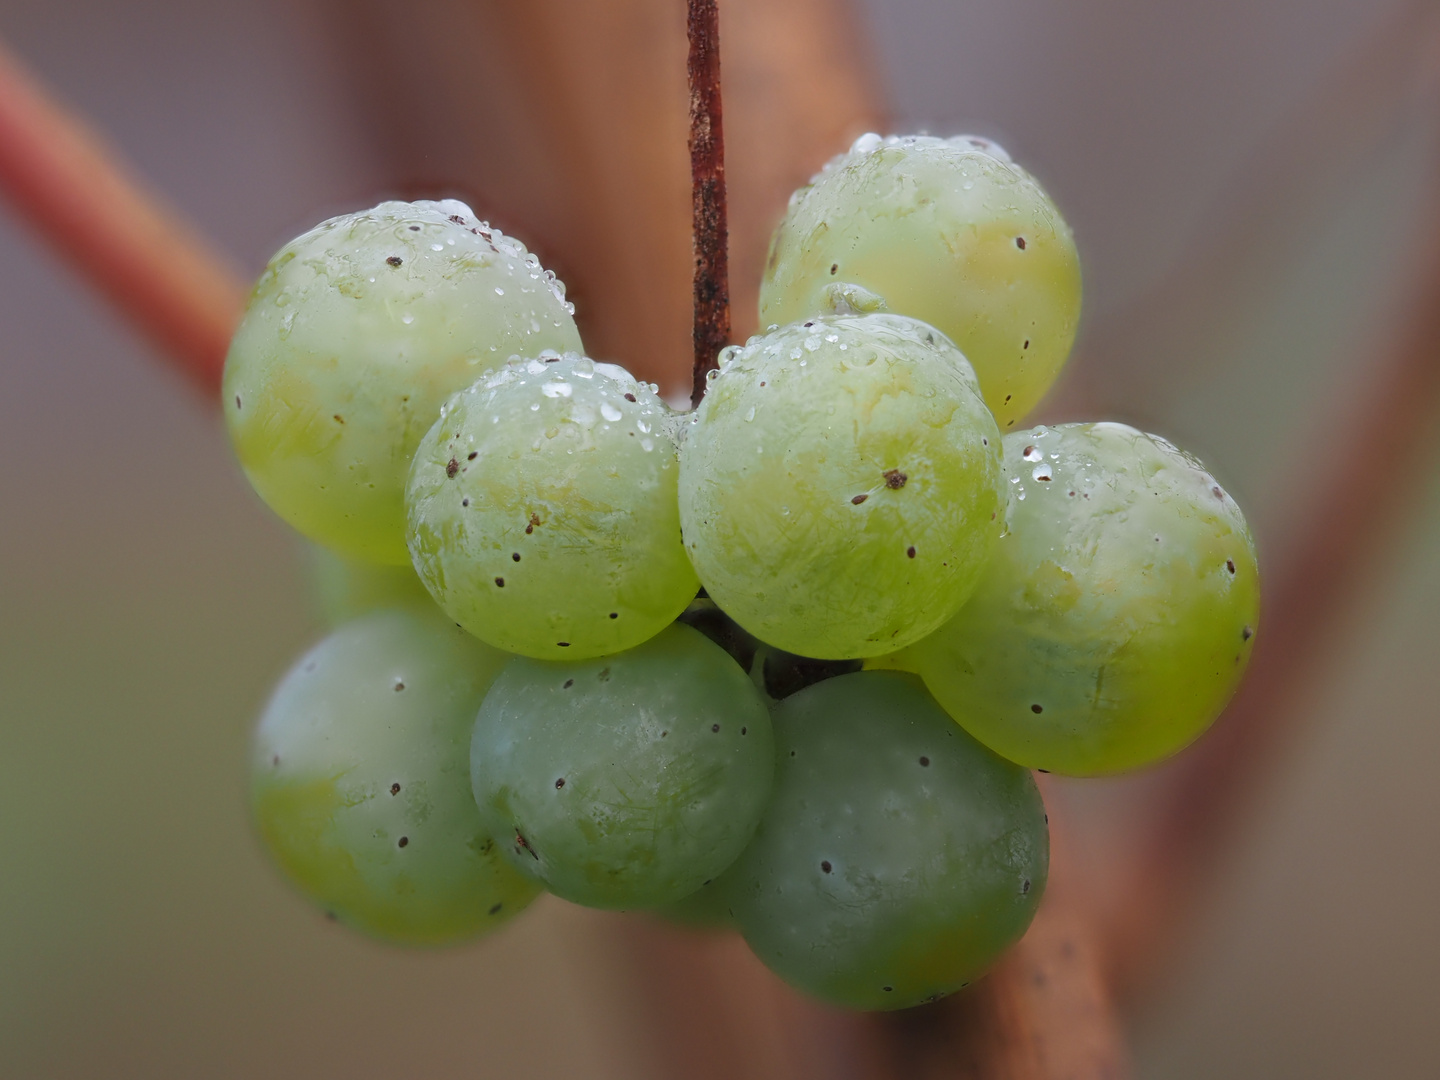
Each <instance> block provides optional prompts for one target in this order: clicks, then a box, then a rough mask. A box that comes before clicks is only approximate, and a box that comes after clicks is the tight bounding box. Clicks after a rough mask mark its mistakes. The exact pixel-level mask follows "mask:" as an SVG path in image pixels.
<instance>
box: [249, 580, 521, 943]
mask: <svg viewBox="0 0 1440 1080" xmlns="http://www.w3.org/2000/svg"><path fill="white" fill-rule="evenodd" d="M506 659H507V657H505V656H504V654H502V653H499V652H497V651H495V650H494V649H491V648H489V647H488V646H486V645H484V644H482V643H481V642H478V641H476V640H475V639H474V638H473V637H471V636H470V635H469V634H466V633H465V632H464V631H462V630H460V629H458V628H456V627H455V626H454V625H453V624H452V623H449V622H447V621H446V620H445V619H444V617H443V616H441V615H440V613H439V612H438V611H436V610H435V609H434V608H433V607H432V608H431V610H430V611H429V612H424V611H421V610H416V609H411V610H395V611H378V612H372V613H371V614H368V615H365V616H363V617H361V618H358V619H356V620H354V621H353V622H350V623H347V624H346V625H345V626H343V627H342V628H340V629H339V630H337V631H335V632H334V633H333V634H331V635H330V636H329V637H328V638H326V639H325V640H324V641H322V642H321V643H320V644H319V645H317V646H316V647H315V648H314V649H312V650H311V651H310V652H309V653H308V654H306V655H305V656H304V657H303V658H302V659H301V660H300V662H299V663H298V664H296V665H295V667H294V668H292V669H291V671H290V673H289V674H288V675H286V676H285V678H284V679H283V680H282V681H281V683H280V685H279V687H278V688H277V689H276V691H275V695H274V697H273V698H272V699H271V701H270V704H269V707H268V708H267V709H266V710H265V715H264V716H263V717H262V718H261V720H260V727H259V730H258V732H257V733H256V735H255V743H254V750H253V755H252V760H251V800H252V805H253V809H254V814H255V822H256V825H257V827H258V829H259V832H260V835H261V837H262V838H263V839H264V841H265V845H266V847H268V848H269V850H270V854H271V855H272V856H274V858H275V861H276V862H277V863H279V865H280V867H281V869H282V870H284V871H285V873H286V874H287V875H288V876H289V878H290V879H291V880H292V881H293V882H294V883H295V884H296V885H298V886H299V888H300V890H301V891H302V892H303V893H305V894H306V895H307V896H309V897H310V898H311V899H312V900H314V901H315V902H316V903H318V904H320V905H321V906H322V907H324V908H325V909H326V910H328V911H329V912H330V913H331V914H332V915H333V916H334V917H336V918H338V919H340V920H341V921H342V922H345V923H347V924H349V925H351V926H353V927H356V928H357V929H360V930H363V931H365V932H367V933H369V934H373V935H375V936H376V937H379V938H384V939H386V940H389V941H393V942H398V943H402V944H407V945H440V944H446V943H449V942H454V941H460V940H463V939H465V938H469V937H474V936H476V935H479V934H483V933H486V932H487V931H489V930H492V929H494V928H495V927H497V926H499V925H500V924H501V923H503V922H505V920H507V919H508V918H509V917H510V916H512V915H514V914H515V913H516V912H518V911H520V910H521V909H522V908H524V907H525V905H526V904H528V903H529V902H530V901H531V900H532V899H533V898H534V897H535V895H536V894H537V893H538V892H539V889H538V888H537V887H536V886H535V885H534V883H532V882H531V881H529V880H528V879H527V878H525V877H523V876H521V875H520V874H517V873H515V871H514V870H512V869H511V868H510V866H509V865H508V864H507V863H506V862H505V859H504V857H503V855H502V854H501V851H500V847H501V845H500V844H498V843H496V842H495V841H494V840H492V839H491V834H490V833H488V832H486V831H485V828H484V826H482V824H481V822H480V814H479V812H478V811H477V810H476V808H475V800H474V799H473V798H472V796H471V794H470V782H469V772H468V768H467V766H468V756H467V754H468V749H469V740H470V731H471V728H472V726H473V725H474V721H475V714H476V712H477V711H478V710H479V708H480V702H481V699H482V698H484V696H485V691H486V689H487V688H488V687H489V686H490V684H491V682H492V681H493V680H494V678H495V676H496V674H497V673H498V672H499V670H500V668H501V667H502V666H503V664H504V662H505V660H506Z"/></svg>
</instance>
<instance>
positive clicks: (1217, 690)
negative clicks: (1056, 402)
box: [907, 423, 1260, 776]
mask: <svg viewBox="0 0 1440 1080" xmlns="http://www.w3.org/2000/svg"><path fill="white" fill-rule="evenodd" d="M1005 464H1006V471H1007V472H1008V474H1009V480H1010V483H1009V485H1008V486H1009V488H1010V494H1011V505H1010V511H1009V518H1010V530H1009V532H1008V533H1007V535H1006V536H1005V537H1004V538H1002V539H1001V541H1000V543H999V544H998V545H996V551H995V557H994V558H993V559H992V561H991V563H990V567H989V569H988V571H987V572H986V575H985V579H984V581H983V582H982V583H981V585H980V588H979V589H978V590H977V591H976V593H975V596H974V597H973V598H972V599H971V600H970V602H969V603H968V604H967V605H966V606H965V607H964V608H963V609H962V610H961V611H960V613H959V614H958V615H957V616H956V617H955V618H954V619H952V620H951V621H950V622H949V623H947V624H946V625H945V626H944V627H942V628H941V629H940V630H939V631H937V632H936V633H935V634H933V635H931V636H930V637H929V638H927V639H926V640H925V641H923V642H921V643H920V644H919V645H917V646H916V647H915V648H914V649H912V650H910V654H909V656H908V657H907V660H909V661H913V663H914V665H915V667H916V669H917V670H918V671H919V672H920V673H921V674H922V675H923V676H924V678H925V681H926V684H927V685H928V686H929V687H930V691H931V692H932V693H933V694H934V695H935V697H936V699H937V700H938V701H939V702H940V703H941V704H942V705H943V706H944V707H945V708H946V709H947V710H948V711H949V712H950V714H951V715H952V716H953V717H955V719H956V720H958V721H959V722H960V723H961V724H962V725H963V726H964V727H965V728H966V729H967V730H968V731H969V732H970V733H971V734H972V735H974V736H975V737H976V738H977V739H979V740H980V741H981V742H983V743H985V744H986V745H987V746H989V747H991V748H992V749H993V750H995V751H996V752H997V753H1000V754H1002V755H1003V756H1005V757H1007V758H1009V759H1010V760H1012V761H1018V762H1019V763H1021V764H1022V765H1028V766H1030V767H1032V768H1040V769H1048V770H1050V771H1051V772H1058V773H1068V774H1071V775H1076V776H1089V775H1094V774H1100V773H1113V772H1120V771H1123V770H1126V769H1133V768H1137V767H1139V766H1142V765H1146V764H1149V763H1150V762H1153V761H1156V760H1159V759H1161V758H1163V757H1166V756H1167V755H1169V754H1173V753H1174V752H1176V751H1177V750H1180V749H1181V748H1182V747H1184V746H1186V745H1188V744H1189V743H1190V742H1191V741H1193V740H1194V739H1195V738H1196V737H1197V736H1199V734H1200V733H1201V732H1202V731H1204V730H1205V728H1206V727H1208V726H1209V725H1210V723H1211V722H1212V721H1213V720H1214V719H1215V717H1216V716H1217V715H1219V712H1220V710H1221V709H1222V708H1223V707H1224V705H1225V702H1226V701H1228V700H1229V698H1230V695H1231V694H1232V693H1233V692H1234V689H1235V687H1236V685H1237V684H1238V683H1239V681H1240V676H1241V675H1242V674H1243V673H1244V670H1245V665H1246V663H1247V662H1248V661H1249V658H1250V652H1251V645H1252V643H1253V642H1252V639H1253V637H1254V633H1255V629H1256V626H1257V620H1258V618H1259V599H1260V583H1259V577H1258V572H1257V568H1256V563H1255V546H1254V542H1253V540H1252V539H1251V536H1250V530H1249V528H1248V527H1247V526H1246V524H1245V518H1244V516H1243V515H1242V514H1241V513H1240V508H1239V507H1238V506H1236V505H1235V501H1234V500H1233V499H1231V498H1230V496H1229V495H1227V494H1226V493H1225V491H1224V490H1223V489H1222V488H1221V487H1220V485H1219V484H1218V483H1216V482H1215V479H1214V477H1212V476H1211V475H1210V474H1209V473H1208V472H1207V471H1206V470H1205V469H1204V467H1203V466H1202V465H1201V464H1200V463H1199V462H1198V461H1196V460H1195V459H1194V458H1193V457H1191V456H1189V455H1188V454H1184V453H1182V452H1181V451H1179V450H1177V449H1176V448H1175V447H1174V446H1172V445H1171V444H1170V443H1168V442H1166V441H1165V440H1164V439H1160V438H1157V437H1156V436H1153V435H1147V434H1145V433H1144V432H1141V431H1137V430H1136V429H1134V428H1132V427H1128V426H1126V425H1124V424H1114V423H1099V424H1064V425H1059V426H1056V427H1039V428H1035V429H1034V430H1033V431H1026V432H1017V433H1015V434H1013V435H1007V436H1006V437H1005Z"/></svg>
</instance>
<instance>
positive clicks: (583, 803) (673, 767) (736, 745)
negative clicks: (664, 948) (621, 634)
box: [471, 624, 775, 908]
mask: <svg viewBox="0 0 1440 1080" xmlns="http://www.w3.org/2000/svg"><path fill="white" fill-rule="evenodd" d="M774 767H775V765H774V743H773V741H772V738H771V728H770V716H769V713H768V712H767V710H766V708H765V705H764V702H763V701H762V699H761V697H760V695H759V692H758V691H757V690H756V689H755V687H754V685H753V684H752V683H751V681H750V679H749V677H748V676H747V675H746V674H745V673H744V672H743V671H741V670H740V668H739V667H738V666H737V665H736V663H735V662H734V661H733V660H732V659H731V658H730V657H729V656H728V655H727V654H726V653H725V651H724V650H723V649H721V648H720V647H719V646H718V645H716V644H714V643H713V642H711V641H710V640H708V639H707V638H706V637H705V636H704V635H703V634H701V633H700V632H699V631H697V630H693V629H691V628H690V627H688V626H684V625H682V624H675V625H673V626H671V627H669V628H668V629H666V630H665V631H664V632H663V633H661V634H659V635H658V636H656V637H654V638H652V639H651V640H649V641H647V642H645V643H644V644H643V645H640V646H638V647H636V648H634V649H631V650H629V651H628V652H624V653H620V654H618V655H616V656H605V657H600V658H597V659H592V660H588V661H583V662H579V663H556V662H553V661H544V660H531V659H528V658H525V657H519V658H516V659H515V660H512V661H511V662H510V663H509V664H508V665H507V666H506V668H505V670H504V671H503V672H502V673H501V675H500V677H499V678H498V679H497V680H496V681H495V685H494V687H493V688H492V689H491V691H490V693H489V694H488V695H487V696H486V698H485V704H484V706H483V707H482V708H481V710H480V717H479V719H478V721H477V722H476V724H475V736H474V742H473V744H472V749H471V776H472V781H473V784H474V789H475V801H476V802H477V803H478V804H479V806H480V810H481V815H482V817H483V819H484V821H485V823H486V826H487V827H488V828H489V829H490V830H492V831H493V832H494V833H495V835H496V836H497V837H503V838H504V841H505V842H504V845H503V846H504V851H505V855H506V857H507V858H508V859H509V860H510V862H511V863H512V865H514V866H515V867H516V868H518V869H519V870H520V871H521V872H523V873H526V874H529V875H530V876H532V877H534V878H535V879H536V880H538V881H541V882H543V883H544V884H545V886H546V887H547V888H549V889H550V891H551V892H554V893H555V894H556V895H558V896H561V897H564V898H565V899H567V900H571V901H573V902H575V903H577V904H586V905H589V906H591V907H603V908H640V907H655V906H658V905H662V904H666V903H670V902H672V901H676V900H680V899H681V898H683V897H686V896H688V895H690V894H692V893H694V892H695V891H696V890H697V889H699V888H700V887H701V886H702V885H703V884H704V883H705V882H706V881H708V880H710V879H712V878H714V877H716V876H717V875H718V874H720V872H721V871H723V870H724V869H725V868H726V867H727V866H729V865H730V863H731V862H732V861H734V859H735V858H736V856H738V855H739V854H740V851H741V850H742V849H743V848H744V847H745V844H746V843H747V842H748V841H749V839H750V837H751V835H752V833H753V832H754V830H755V823H756V822H757V821H758V820H759V818H760V813H761V811H762V810H763V808H764V806H765V800H766V798H767V796H768V795H769V793H770V786H771V777H772V775H773V773H774Z"/></svg>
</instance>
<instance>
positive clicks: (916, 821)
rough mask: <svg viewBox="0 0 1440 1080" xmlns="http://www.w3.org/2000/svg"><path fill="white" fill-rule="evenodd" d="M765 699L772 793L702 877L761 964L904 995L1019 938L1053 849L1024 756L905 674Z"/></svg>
mask: <svg viewBox="0 0 1440 1080" xmlns="http://www.w3.org/2000/svg"><path fill="white" fill-rule="evenodd" d="M772 715H773V719H774V724H775V761H776V767H775V793H774V795H772V796H771V799H770V803H769V805H768V806H767V807H766V809H765V814H764V816H763V817H762V818H761V820H760V827H759V829H757V830H756V833H755V839H754V840H753V841H752V842H751V844H750V846H749V847H748V848H746V849H745V853H744V854H743V855H742V856H741V857H740V858H739V859H738V860H737V861H736V863H735V865H734V866H733V867H731V869H730V870H728V871H727V872H726V873H725V875H724V876H723V877H721V878H720V879H719V880H718V881H717V882H716V883H715V886H714V887H715V888H716V889H717V890H719V892H720V893H721V894H722V895H723V896H724V898H725V899H726V901H727V903H726V910H728V912H729V913H730V914H731V915H732V916H733V917H734V919H735V922H736V924H737V925H738V926H739V928H740V931H741V933H743V934H744V935H745V940H746V941H747V942H749V944H750V947H751V948H752V949H754V950H755V955H756V956H758V957H759V958H760V959H761V960H762V961H764V963H765V964H766V966H768V967H769V968H770V969H771V970H773V971H774V972H775V973H776V974H777V975H779V976H780V977H781V978H782V979H784V980H785V981H786V982H788V983H790V984H791V985H793V986H796V987H798V988H800V989H801V990H804V991H806V992H807V993H810V994H813V995H815V996H816V997H819V998H822V999H824V1000H826V1001H830V1002H834V1003H835V1004H837V1005H843V1006H846V1007H849V1008H852V1009H903V1008H906V1007H908V1006H911V1005H918V1004H920V1003H921V1002H923V1001H929V1000H933V999H934V998H937V997H940V996H942V995H944V994H948V993H951V992H952V991H954V990H958V989H959V988H960V987H961V986H964V985H965V984H966V983H968V982H970V981H971V980H973V979H975V978H976V977H978V976H979V975H980V974H981V973H982V972H983V971H984V970H985V969H986V968H987V967H988V966H989V965H990V964H991V962H992V961H994V960H995V958H996V957H998V956H999V955H1000V954H1001V953H1002V952H1003V951H1004V950H1005V949H1006V948H1007V947H1009V946H1010V945H1011V944H1013V943H1014V942H1015V941H1017V940H1018V939H1019V938H1020V935H1021V934H1023V933H1024V932H1025V928H1026V926H1028V925H1029V923H1030V920H1031V918H1032V917H1033V916H1034V914H1035V909H1036V907H1037V906H1038V905H1039V903H1040V896H1041V894H1042V893H1043V892H1044V890H1045V878H1046V873H1047V869H1048V865H1049V834H1048V831H1047V829H1046V819H1045V807H1044V805H1043V804H1042V803H1041V801H1040V793H1039V792H1038V791H1037V790H1036V788H1035V781H1034V780H1033V779H1032V778H1031V776H1030V774H1029V773H1028V772H1026V771H1025V770H1024V769H1022V768H1020V767H1019V766H1017V765H1012V764H1011V763H1010V762H1008V761H1004V760H1002V759H1001V758H999V757H997V756H996V755H995V754H994V753H992V752H991V751H989V750H987V749H985V747H983V746H981V745H980V744H979V743H978V742H976V741H975V740H974V739H972V738H971V737H970V736H968V735H966V734H965V732H964V731H962V730H961V729H960V728H959V727H957V726H956V725H955V724H953V723H952V722H951V721H950V719H949V717H947V716H946V715H945V713H944V712H943V711H942V710H941V709H940V707H939V706H938V705H936V704H935V702H934V701H933V700H932V699H931V697H930V695H929V694H927V693H926V692H925V688H924V687H923V686H922V685H921V684H920V680H919V679H917V678H915V677H914V676H912V675H901V674H898V673H895V672H888V671H873V672H872V671H862V672H857V673H855V674H853V675H841V676H840V677H839V678H835V679H830V680H827V681H826V682H822V683H817V684H816V685H814V686H811V687H808V688H806V689H804V690H801V691H800V692H799V693H798V694H796V695H794V696H793V697H790V698H786V699H785V700H784V701H782V702H780V703H779V704H778V705H776V706H775V708H774V710H773V714H772Z"/></svg>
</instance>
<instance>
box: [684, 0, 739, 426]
mask: <svg viewBox="0 0 1440 1080" xmlns="http://www.w3.org/2000/svg"><path fill="white" fill-rule="evenodd" d="M689 5H690V6H689V15H688V18H687V20H686V33H687V35H688V36H689V39H690V59H689V63H688V65H687V68H686V71H687V74H688V75H689V79H690V184H691V189H690V190H691V201H692V220H693V222H694V226H693V227H694V249H695V330H694V345H695V362H694V367H693V368H692V373H693V381H692V385H691V390H690V403H691V404H692V405H699V404H700V399H701V398H703V397H704V396H705V376H706V374H707V373H708V372H710V371H713V370H714V369H715V368H716V367H718V366H719V361H718V359H717V357H718V354H719V352H720V350H721V349H722V348H724V347H725V344H726V342H727V341H728V340H729V338H730V265H729V241H730V236H729V226H728V223H727V220H726V210H725V133H724V129H723V127H722V125H721V107H720V13H719V11H718V9H717V8H716V0H689Z"/></svg>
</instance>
